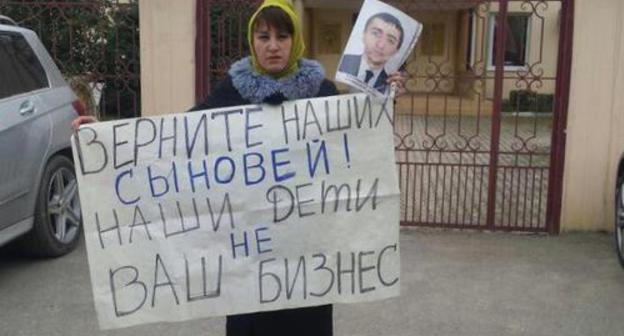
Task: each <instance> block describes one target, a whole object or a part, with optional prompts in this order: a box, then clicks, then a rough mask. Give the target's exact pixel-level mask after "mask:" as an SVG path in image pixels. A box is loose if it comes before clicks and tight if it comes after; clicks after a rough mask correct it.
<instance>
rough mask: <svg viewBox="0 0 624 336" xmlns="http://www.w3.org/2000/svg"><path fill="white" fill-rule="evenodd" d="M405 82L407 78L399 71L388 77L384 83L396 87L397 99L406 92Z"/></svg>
mask: <svg viewBox="0 0 624 336" xmlns="http://www.w3.org/2000/svg"><path fill="white" fill-rule="evenodd" d="M406 81H407V77H405V75H404V73H403V72H401V71H395V72H393V73H391V74H390V76H388V79H387V80H386V82H387V83H388V84H390V85H392V84H394V85H395V86H396V93H395V97H399V96H401V95H403V94H405V93H406V92H407V91H406V90H405V82H406Z"/></svg>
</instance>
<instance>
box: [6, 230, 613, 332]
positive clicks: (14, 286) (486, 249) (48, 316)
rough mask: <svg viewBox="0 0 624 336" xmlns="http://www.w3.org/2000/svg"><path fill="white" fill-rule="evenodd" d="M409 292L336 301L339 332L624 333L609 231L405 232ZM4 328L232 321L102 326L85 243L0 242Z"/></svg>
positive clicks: (178, 328) (196, 328)
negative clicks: (49, 256) (68, 248)
mask: <svg viewBox="0 0 624 336" xmlns="http://www.w3.org/2000/svg"><path fill="white" fill-rule="evenodd" d="M401 248H402V294H401V297H399V298H396V299H391V300H385V301H381V302H376V303H369V304H356V305H338V306H336V309H335V313H334V320H335V331H336V332H335V334H336V335H337V336H373V335H374V336H377V335H384V336H385V335H390V336H395V335H396V336H399V335H405V336H414V335H426V336H433V335H440V336H443V335H474V336H501V335H527V336H540V335H544V336H546V335H548V336H551V335H579V336H580V335H601V336H602V335H624V269H621V268H620V266H619V264H618V262H617V259H616V257H615V255H614V252H613V248H612V241H611V237H610V236H609V235H606V234H599V233H589V234H564V235H562V236H558V237H548V236H536V235H515V234H499V233H495V234H492V233H466V232H451V231H428V230H422V229H418V230H404V231H403V232H402V234H401ZM0 297H1V298H2V299H1V300H0V312H1V313H0V335H2V336H15V335H29V336H30V335H59V336H60V335H63V336H72V335H80V336H82V335H110V336H114V335H118V336H122V335H127V336H142V335H193V336H195V335H205V336H213V335H214V336H217V335H223V332H224V329H223V324H224V319H223V318H210V319H204V320H198V321H192V322H186V323H170V324H154V325H148V326H140V327H134V328H127V329H122V330H115V331H107V332H102V331H99V330H98V326H97V322H96V318H95V311H94V307H93V302H92V297H91V289H90V283H89V275H88V270H87V260H86V255H85V249H84V245H81V246H80V247H79V249H78V250H77V251H75V252H74V253H72V254H70V255H68V256H66V257H64V258H60V259H55V260H44V261H41V260H30V259H23V258H18V257H15V256H12V255H10V254H9V253H7V251H6V249H0Z"/></svg>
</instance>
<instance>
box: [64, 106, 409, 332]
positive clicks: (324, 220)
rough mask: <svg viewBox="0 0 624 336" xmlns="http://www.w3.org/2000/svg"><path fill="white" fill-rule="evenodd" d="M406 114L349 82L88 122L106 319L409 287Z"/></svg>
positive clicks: (347, 298)
mask: <svg viewBox="0 0 624 336" xmlns="http://www.w3.org/2000/svg"><path fill="white" fill-rule="evenodd" d="M392 116H393V105H392V101H391V100H388V101H386V102H384V103H380V102H375V101H371V100H370V99H369V98H367V96H365V95H342V96H334V97H328V98H315V99H309V100H298V101H292V102H287V103H284V104H283V105H275V106H272V105H249V106H236V107H231V108H223V109H215V110H207V111H201V112H193V113H186V114H177V115H169V116H165V117H153V118H137V119H129V120H118V121H113V122H101V123H96V124H88V125H84V126H83V127H81V129H80V131H79V133H78V140H79V141H78V143H79V146H77V145H76V141H73V143H74V157H75V158H76V170H77V175H78V184H79V192H80V199H81V205H82V213H83V222H84V228H85V237H86V242H87V252H88V258H89V269H90V273H91V281H92V287H93V294H94V299H95V305H96V310H97V314H98V319H99V322H100V326H101V327H102V328H104V329H108V328H120V327H126V326H131V325H137V324H144V323H152V322H159V321H182V320H188V319H193V318H201V317H207V316H216V315H228V314H238V313H246V312H255V311H266V310H277V309H285V308H294V307H304V306H315V305H321V304H328V303H337V302H363V301H371V300H378V299H383V298H388V297H393V296H396V295H398V293H399V268H400V267H399V245H398V223H399V219H398V215H399V189H398V183H397V176H396V168H395V164H394V161H395V159H394V151H393V133H392Z"/></svg>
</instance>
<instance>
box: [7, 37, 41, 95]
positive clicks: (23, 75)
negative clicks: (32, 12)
mask: <svg viewBox="0 0 624 336" xmlns="http://www.w3.org/2000/svg"><path fill="white" fill-rule="evenodd" d="M0 78H2V80H0V99H3V98H6V97H10V96H13V95H17V94H21V93H25V92H30V91H34V90H37V89H41V88H44V87H47V86H48V79H47V77H46V74H45V71H44V70H43V67H42V66H41V63H40V62H39V59H37V56H36V54H35V53H34V51H33V50H32V48H31V47H30V45H29V44H28V42H26V39H25V38H24V37H23V36H22V35H20V34H16V33H8V32H0Z"/></svg>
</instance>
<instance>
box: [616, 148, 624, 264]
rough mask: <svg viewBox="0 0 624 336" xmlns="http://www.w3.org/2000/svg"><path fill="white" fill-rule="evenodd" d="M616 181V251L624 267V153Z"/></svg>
mask: <svg viewBox="0 0 624 336" xmlns="http://www.w3.org/2000/svg"><path fill="white" fill-rule="evenodd" d="M615 181H616V182H615V249H616V251H617V254H618V258H619V259H620V264H621V265H622V267H624V153H622V156H621V157H620V161H619V164H618V170H617V178H616V180H615Z"/></svg>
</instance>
